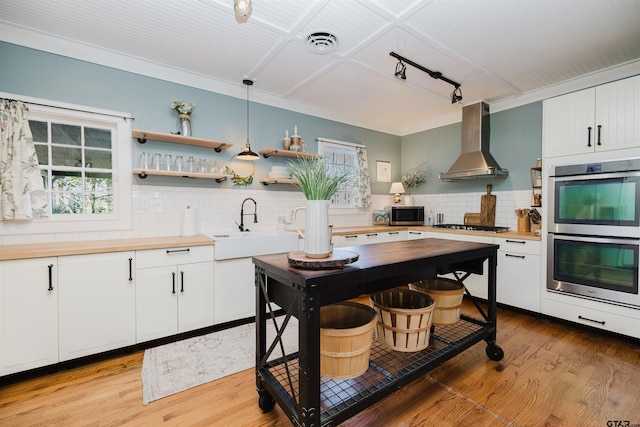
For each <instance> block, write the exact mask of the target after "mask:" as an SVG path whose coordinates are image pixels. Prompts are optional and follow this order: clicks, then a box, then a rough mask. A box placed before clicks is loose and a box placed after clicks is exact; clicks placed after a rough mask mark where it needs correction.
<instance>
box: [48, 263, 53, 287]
mask: <svg viewBox="0 0 640 427" xmlns="http://www.w3.org/2000/svg"><path fill="white" fill-rule="evenodd" d="M48 267H49V289H47V290H48V291H52V290H53V264H49V265H48Z"/></svg>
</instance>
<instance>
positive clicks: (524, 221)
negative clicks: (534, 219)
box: [518, 216, 531, 233]
mask: <svg viewBox="0 0 640 427" xmlns="http://www.w3.org/2000/svg"><path fill="white" fill-rule="evenodd" d="M530 231H531V220H529V217H528V216H526V217H524V218H518V233H528V232H530Z"/></svg>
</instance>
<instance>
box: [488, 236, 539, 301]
mask: <svg viewBox="0 0 640 427" xmlns="http://www.w3.org/2000/svg"><path fill="white" fill-rule="evenodd" d="M495 243H496V244H498V245H500V249H499V250H498V268H497V280H496V289H497V291H496V292H497V301H498V302H499V303H502V304H507V305H510V306H513V307H519V308H523V309H525V310H530V311H533V312H536V313H539V312H540V291H541V286H542V285H541V282H540V249H541V246H540V242H539V241H536V240H523V239H503V238H496V239H495Z"/></svg>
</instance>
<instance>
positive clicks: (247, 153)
mask: <svg viewBox="0 0 640 427" xmlns="http://www.w3.org/2000/svg"><path fill="white" fill-rule="evenodd" d="M242 83H244V84H245V85H247V145H246V146H245V147H244V150H243V151H241V152H240V153H239V154H238V155H237V157H238V159H240V160H258V159H259V158H260V156H258V155H257V154H256V153H254V152H253V151H251V144H249V86H251V85H253V80H249V79H245V80H243V81H242Z"/></svg>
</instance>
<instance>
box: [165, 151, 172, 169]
mask: <svg viewBox="0 0 640 427" xmlns="http://www.w3.org/2000/svg"><path fill="white" fill-rule="evenodd" d="M171 158H172V157H171V154H166V155H165V156H164V168H165V169H166V170H168V171H170V170H171Z"/></svg>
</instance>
